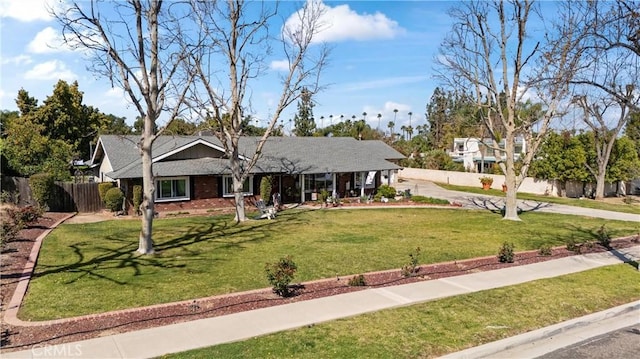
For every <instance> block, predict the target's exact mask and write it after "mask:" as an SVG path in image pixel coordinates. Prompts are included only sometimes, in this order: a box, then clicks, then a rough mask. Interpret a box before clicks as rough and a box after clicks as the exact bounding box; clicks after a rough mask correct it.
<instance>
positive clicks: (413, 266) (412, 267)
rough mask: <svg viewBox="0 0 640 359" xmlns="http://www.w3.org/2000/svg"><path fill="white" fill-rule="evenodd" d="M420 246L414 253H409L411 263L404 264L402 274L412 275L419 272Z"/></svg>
mask: <svg viewBox="0 0 640 359" xmlns="http://www.w3.org/2000/svg"><path fill="white" fill-rule="evenodd" d="M419 257H420V247H416V249H415V250H414V252H413V253H409V263H407V264H405V265H404V266H402V276H403V277H410V276H412V275H414V274H415V273H417V272H418V262H419Z"/></svg>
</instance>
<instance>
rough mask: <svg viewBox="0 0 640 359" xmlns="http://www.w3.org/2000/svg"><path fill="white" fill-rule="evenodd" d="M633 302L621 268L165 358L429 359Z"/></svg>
mask: <svg viewBox="0 0 640 359" xmlns="http://www.w3.org/2000/svg"><path fill="white" fill-rule="evenodd" d="M638 299H640V272H638V271H637V270H636V269H635V268H634V267H633V266H631V265H629V264H619V265H613V266H608V267H602V268H597V269H592V270H589V271H585V272H580V273H576V274H570V275H565V276H561V277H556V278H550V279H542V280H537V281H533V282H529V283H524V284H519V285H515V286H510V287H504V288H498V289H492V290H486V291H482V292H477V293H472V294H467V295H460V296H456V297H451V298H446V299H441V300H437V301H433V302H426V303H421V304H416V305H412V306H408V307H403V308H397V309H389V310H383V311H380V312H375V313H370V314H365V315H360V316H357V317H352V318H346V319H341V320H336V321H332V322H326V323H320V324H317V325H314V326H310V327H304V328H301V329H295V330H290V331H285V332H279V333H275V334H270V335H267V336H263V337H258V338H253V339H249V340H246V341H242V342H235V343H229V344H221V345H218V346H214V347H208V348H203V349H197V350H193V351H188V352H184V353H177V354H173V355H167V356H164V357H165V358H173V359H184V358H432V357H437V356H440V355H444V354H447V353H452V352H456V351H459V350H463V349H466V348H469V347H474V346H478V345H481V344H484V343H489V342H492V341H495V340H500V339H503V338H506V337H510V336H514V335H517V334H520V333H524V332H527V331H531V330H534V329H537V328H541V327H545V326H548V325H552V324H555V323H559V322H562V321H565V320H569V319H572V318H576V317H580V316H584V315H587V314H590V313H594V312H597V311H601V310H605V309H608V308H612V307H615V306H618V305H622V304H625V303H630V302H633V301H635V300H638ZM273 320H278V318H273ZM247 325H250V323H248V324H247ZM211 335H216V334H215V333H211Z"/></svg>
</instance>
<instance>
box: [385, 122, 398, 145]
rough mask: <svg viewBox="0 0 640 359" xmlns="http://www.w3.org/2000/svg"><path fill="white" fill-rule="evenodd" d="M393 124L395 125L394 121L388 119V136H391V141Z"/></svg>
mask: <svg viewBox="0 0 640 359" xmlns="http://www.w3.org/2000/svg"><path fill="white" fill-rule="evenodd" d="M395 126H396V123H395V122H393V121H389V123H388V124H387V127H389V138H391V140H392V141H393V132H394V127H395Z"/></svg>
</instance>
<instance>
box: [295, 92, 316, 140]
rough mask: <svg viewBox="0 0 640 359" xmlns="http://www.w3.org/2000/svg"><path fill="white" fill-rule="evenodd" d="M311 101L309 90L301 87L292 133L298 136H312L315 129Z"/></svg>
mask: <svg viewBox="0 0 640 359" xmlns="http://www.w3.org/2000/svg"><path fill="white" fill-rule="evenodd" d="M313 106H314V104H313V101H312V100H311V92H309V91H307V89H304V88H303V89H302V95H301V96H300V101H298V113H296V115H295V117H294V118H293V121H294V125H295V129H294V130H293V133H294V134H295V135H296V136H298V137H309V136H313V134H314V132H315V131H316V122H315V120H314V119H313Z"/></svg>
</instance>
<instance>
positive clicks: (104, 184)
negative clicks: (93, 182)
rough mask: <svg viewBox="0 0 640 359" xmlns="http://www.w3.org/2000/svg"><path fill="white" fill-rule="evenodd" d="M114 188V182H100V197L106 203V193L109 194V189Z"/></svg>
mask: <svg viewBox="0 0 640 359" xmlns="http://www.w3.org/2000/svg"><path fill="white" fill-rule="evenodd" d="M112 188H113V182H101V183H98V194H99V195H100V199H101V200H102V202H103V203H104V201H105V199H104V198H105V195H106V194H107V191H108V190H110V189H112Z"/></svg>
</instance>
